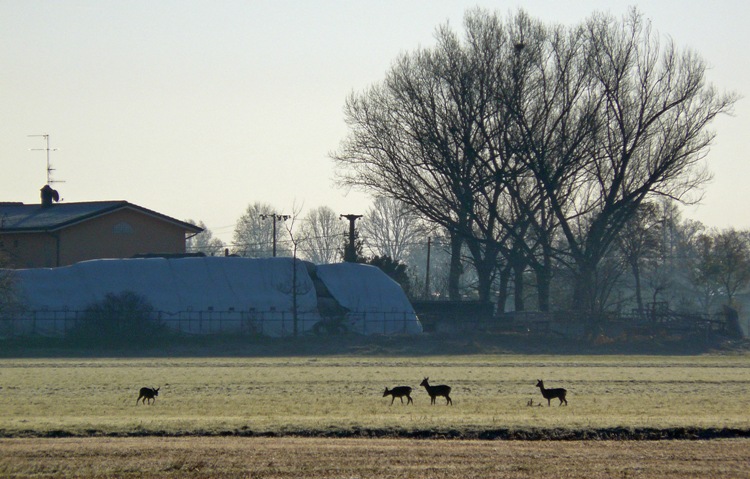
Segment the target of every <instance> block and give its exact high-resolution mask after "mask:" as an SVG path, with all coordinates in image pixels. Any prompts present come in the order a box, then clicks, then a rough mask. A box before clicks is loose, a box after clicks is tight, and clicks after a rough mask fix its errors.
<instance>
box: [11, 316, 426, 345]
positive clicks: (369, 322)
mask: <svg viewBox="0 0 750 479" xmlns="http://www.w3.org/2000/svg"><path fill="white" fill-rule="evenodd" d="M146 319H147V320H150V321H153V322H154V324H161V325H164V326H166V327H167V328H168V329H169V330H170V331H173V332H179V333H185V334H195V335H208V334H240V335H260V336H273V337H284V336H295V335H300V334H336V333H344V332H350V333H358V334H385V335H388V334H415V333H420V332H422V326H421V324H420V323H419V320H418V319H417V316H416V314H415V313H414V312H413V311H387V312H385V311H368V312H350V313H347V314H343V315H340V316H336V317H321V315H320V314H319V313H318V312H317V311H306V312H303V311H298V312H296V313H295V312H293V311H276V310H267V311H258V310H254V309H251V310H244V311H237V310H228V311H214V310H206V311H179V312H174V313H173V312H166V311H152V312H150V313H148V318H146ZM87 321H88V322H91V321H113V322H118V323H119V324H118V326H121V327H127V326H128V324H137V322H134V321H133V320H132V318H129V317H128V316H127V315H112V316H111V317H109V318H106V319H102V318H100V317H95V316H92V314H91V313H90V312H88V311H70V310H65V311H56V310H44V311H24V312H20V313H16V314H14V315H13V316H8V317H0V338H9V337H22V336H33V335H36V336H45V337H64V336H67V335H68V334H70V333H71V332H72V331H74V330H75V329H76V328H77V327H79V326H81V325H82V324H84V323H85V322H87Z"/></svg>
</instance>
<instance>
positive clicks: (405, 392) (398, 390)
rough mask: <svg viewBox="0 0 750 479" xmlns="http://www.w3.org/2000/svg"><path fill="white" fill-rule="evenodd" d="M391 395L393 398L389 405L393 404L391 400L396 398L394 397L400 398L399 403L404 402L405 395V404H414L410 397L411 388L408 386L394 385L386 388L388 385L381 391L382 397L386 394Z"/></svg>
mask: <svg viewBox="0 0 750 479" xmlns="http://www.w3.org/2000/svg"><path fill="white" fill-rule="evenodd" d="M389 394H390V395H391V396H393V399H391V406H393V401H395V400H396V398H399V399H401V404H403V403H404V396H406V405H407V406H408V405H409V404H414V401H413V400H412V398H411V388H410V387H409V386H396V387H395V388H393V389H388V387H386V388H385V391H383V397H386V396H387V395H389Z"/></svg>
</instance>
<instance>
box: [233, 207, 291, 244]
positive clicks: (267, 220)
mask: <svg viewBox="0 0 750 479" xmlns="http://www.w3.org/2000/svg"><path fill="white" fill-rule="evenodd" d="M277 215H280V212H279V211H278V210H277V209H276V208H274V207H273V206H272V205H269V204H268V203H261V202H258V201H256V202H255V203H252V204H250V205H248V207H247V210H245V214H243V215H242V216H241V217H240V219H238V220H237V225H236V226H235V228H234V236H233V242H234V248H233V251H234V253H236V254H238V255H240V256H244V257H248V258H268V257H271V256H272V255H273V246H274V243H276V247H277V255H279V256H290V254H291V250H290V248H289V247H288V242H287V241H279V238H282V237H283V235H282V234H281V233H282V232H283V228H280V225H278V224H276V227H275V228H274V222H277V223H278V222H280V221H283V219H277V218H276V216H277ZM274 230H276V238H274Z"/></svg>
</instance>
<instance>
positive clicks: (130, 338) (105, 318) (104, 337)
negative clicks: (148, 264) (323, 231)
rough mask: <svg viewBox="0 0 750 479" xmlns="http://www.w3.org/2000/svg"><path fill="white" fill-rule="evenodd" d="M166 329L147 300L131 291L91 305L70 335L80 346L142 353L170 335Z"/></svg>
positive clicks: (113, 294)
mask: <svg viewBox="0 0 750 479" xmlns="http://www.w3.org/2000/svg"><path fill="white" fill-rule="evenodd" d="M167 331H168V329H167V327H166V326H165V325H164V324H163V323H161V322H160V321H159V320H158V319H157V318H156V317H155V314H154V308H153V306H152V305H151V303H149V301H148V299H146V298H145V297H143V296H141V295H138V294H136V293H134V292H132V291H123V292H121V293H117V294H115V293H109V294H107V296H106V297H105V298H104V299H103V300H101V301H99V302H96V303H93V304H91V305H89V306H88V307H87V308H86V311H85V312H84V314H83V317H82V318H81V319H80V320H79V321H78V323H77V324H76V326H75V327H74V328H73V329H72V330H71V331H70V333H69V338H70V339H71V340H72V341H73V342H75V343H78V344H81V345H87V346H96V347H102V348H108V347H128V348H133V349H139V348H141V347H144V346H152V345H154V344H156V342H157V341H158V340H161V339H164V337H165V336H166V335H167Z"/></svg>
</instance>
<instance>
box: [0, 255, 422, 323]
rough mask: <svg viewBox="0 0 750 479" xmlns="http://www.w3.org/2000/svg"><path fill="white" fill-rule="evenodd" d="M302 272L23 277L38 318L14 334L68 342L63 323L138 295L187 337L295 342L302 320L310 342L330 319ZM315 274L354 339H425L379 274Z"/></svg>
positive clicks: (77, 269)
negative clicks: (291, 338)
mask: <svg viewBox="0 0 750 479" xmlns="http://www.w3.org/2000/svg"><path fill="white" fill-rule="evenodd" d="M293 264H294V263H293V260H292V259H291V258H265V259H250V258H236V257H206V258H180V259H165V258H143V259H102V260H92V261H85V262H81V263H77V264H74V265H71V266H64V267H60V268H37V269H25V270H14V271H12V275H13V277H14V283H15V285H16V288H17V291H18V293H19V297H20V299H21V300H22V301H23V303H24V307H25V309H26V311H27V312H28V314H26V315H25V317H23V318H20V319H18V320H16V321H14V326H13V327H14V330H15V333H16V334H19V333H20V334H23V333H30V332H34V333H37V334H45V335H59V334H63V333H64V332H65V330H66V329H69V328H70V326H71V325H70V323H69V322H67V323H66V322H65V321H61V320H60V319H59V318H60V317H66V318H69V317H71V316H72V317H76V316H75V313H77V312H82V311H85V310H86V309H87V308H88V307H90V306H91V305H92V304H94V303H98V302H100V301H102V300H103V299H104V298H105V297H106V296H107V295H108V294H119V293H122V292H125V291H129V292H133V293H135V294H137V295H139V296H143V297H144V298H146V299H147V300H148V302H149V303H150V304H151V306H152V307H153V309H154V310H155V311H157V312H160V313H161V319H162V320H163V321H164V322H165V323H166V324H167V325H168V326H169V327H171V328H173V329H177V330H180V331H183V332H188V333H210V332H219V331H221V332H233V331H244V332H250V331H251V332H256V333H260V334H265V335H269V336H286V335H289V334H292V333H293V331H294V323H295V319H296V327H297V332H298V333H300V334H302V333H305V332H308V331H310V330H312V328H313V326H314V325H315V324H316V323H318V322H319V321H320V320H321V317H320V314H319V312H318V298H317V295H316V291H315V287H314V285H313V281H312V279H311V277H310V275H309V273H308V268H307V267H306V265H305V263H302V262H300V261H297V263H296V273H295V271H294V269H293V266H292V265H293ZM314 269H315V270H316V271H317V274H318V277H319V278H320V280H321V281H323V283H324V284H325V286H326V287H327V288H328V289H329V290H330V292H331V294H332V295H333V297H334V298H335V299H336V300H337V301H338V302H339V303H340V304H341V306H343V307H344V308H346V309H347V310H348V311H349V313H348V315H347V320H348V321H349V325H350V330H352V331H353V332H358V333H363V334H391V333H409V334H413V333H419V332H421V331H422V328H421V325H420V324H419V321H418V320H417V317H416V314H415V313H414V309H413V308H412V306H411V304H410V303H409V301H408V299H407V298H406V295H405V294H404V292H403V290H402V289H401V287H400V286H399V285H398V284H397V283H395V282H394V281H393V280H391V279H390V278H389V277H388V276H387V275H386V274H385V273H383V272H382V271H380V270H379V269H378V268H375V267H372V266H366V265H360V264H349V263H344V264H335V265H322V266H317V267H314ZM295 276H296V283H295V280H294V278H295ZM295 292H296V314H294V313H295V305H294V302H295V301H294V300H295ZM61 312H62V313H61ZM66 312H69V313H70V314H67V313H66Z"/></svg>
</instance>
